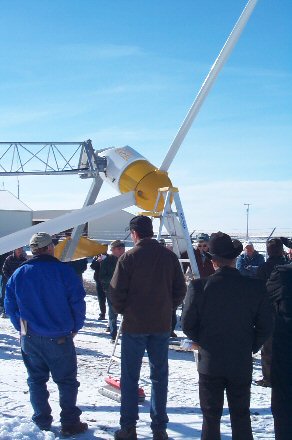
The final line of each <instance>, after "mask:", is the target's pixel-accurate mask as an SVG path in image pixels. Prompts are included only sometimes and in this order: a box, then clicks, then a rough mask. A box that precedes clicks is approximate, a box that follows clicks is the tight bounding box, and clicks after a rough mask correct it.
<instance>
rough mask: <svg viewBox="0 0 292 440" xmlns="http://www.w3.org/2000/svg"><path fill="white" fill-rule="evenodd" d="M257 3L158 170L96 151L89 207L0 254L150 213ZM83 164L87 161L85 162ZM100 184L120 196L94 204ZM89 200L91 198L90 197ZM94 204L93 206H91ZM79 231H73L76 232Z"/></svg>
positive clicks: (120, 151) (138, 158) (124, 151)
mask: <svg viewBox="0 0 292 440" xmlns="http://www.w3.org/2000/svg"><path fill="white" fill-rule="evenodd" d="M257 1H258V0H249V1H248V2H247V4H246V6H245V8H244V10H243V12H242V13H241V15H240V17H239V19H238V21H237V22H236V24H235V26H234V28H233V30H232V31H231V33H230V35H229V37H228V39H227V40H226V42H225V44H224V46H223V48H222V50H221V51H220V53H219V55H218V57H217V59H216V60H215V62H214V64H213V66H212V67H211V69H210V71H209V73H208V75H207V76H206V78H205V80H204V82H203V84H202V86H201V88H200V90H199V93H198V95H197V96H196V98H195V100H194V102H193V104H192V106H191V108H190V110H189V112H188V113H187V116H186V118H185V119H184V121H183V123H182V125H181V127H180V129H179V131H178V133H177V135H176V136H175V138H174V140H173V142H172V143H171V145H170V148H169V150H168V152H167V154H166V156H165V158H164V160H163V162H162V164H161V166H160V168H159V169H158V168H156V167H155V166H154V165H152V164H151V163H150V162H149V161H148V160H147V159H146V158H145V157H143V156H142V155H141V154H140V153H138V152H137V151H135V150H134V149H133V148H131V147H128V146H126V147H121V148H109V149H106V150H103V151H97V152H96V157H97V158H98V157H99V158H105V159H106V168H105V169H104V170H103V171H99V172H98V173H97V177H96V178H95V179H94V182H93V184H92V188H91V194H94V196H93V197H91V200H90V201H89V203H86V204H85V206H84V207H83V208H81V209H79V210H76V211H74V212H72V213H69V214H65V215H63V216H61V217H57V218H55V219H52V220H48V221H46V222H44V223H41V224H39V225H36V226H32V227H30V228H26V229H23V230H20V231H17V232H15V233H13V234H9V235H6V236H4V237H2V238H0V254H2V253H4V252H7V251H9V250H11V249H16V248H18V247H21V246H24V245H26V244H27V243H28V242H29V239H30V237H31V235H32V234H34V233H36V232H40V231H44V232H47V233H49V234H56V233H58V232H60V231H63V230H65V229H68V228H71V227H74V226H78V225H82V224H84V223H85V222H88V221H90V220H92V219H98V218H102V217H105V216H107V215H109V214H113V213H115V212H118V211H119V210H121V209H123V208H127V207H130V206H133V205H136V206H138V207H140V208H142V209H144V210H147V211H150V210H153V209H154V207H155V203H156V200H157V197H158V190H159V188H161V187H171V186H172V183H171V180H170V178H169V177H168V169H169V167H170V165H171V164H172V162H173V160H174V158H175V156H176V154H177V152H178V150H179V148H180V146H181V145H182V142H183V140H184V138H185V136H186V135H187V133H188V131H189V129H190V128H191V125H192V123H193V121H194V119H195V117H196V115H197V114H198V112H199V110H200V108H201V106H202V104H203V102H204V100H205V98H206V97H207V95H208V93H209V92H210V89H211V87H212V86H213V84H214V82H215V80H216V78H217V76H218V74H219V72H220V70H221V69H222V67H223V66H224V64H225V62H226V60H227V58H228V57H229V55H230V54H231V52H232V50H233V48H234V47H235V45H236V43H237V41H238V39H239V37H240V35H241V33H242V31H243V29H244V27H245V25H246V24H247V22H248V20H249V18H250V16H251V14H252V12H253V10H254V8H255V6H256V4H257ZM84 160H86V158H85V159H84ZM103 182H107V183H108V184H110V185H111V186H113V187H114V188H115V189H116V190H117V191H118V192H119V193H120V195H118V196H115V197H112V198H110V199H108V200H105V201H102V202H98V203H94V201H92V200H93V199H95V198H96V197H97V195H98V193H99V190H100V188H101V185H102V183H103ZM89 198H90V197H89ZM91 203H94V204H91ZM162 205H163V200H162V198H160V200H159V201H158V206H157V210H159V209H161V208H162ZM77 229H78V227H77V228H76V230H77Z"/></svg>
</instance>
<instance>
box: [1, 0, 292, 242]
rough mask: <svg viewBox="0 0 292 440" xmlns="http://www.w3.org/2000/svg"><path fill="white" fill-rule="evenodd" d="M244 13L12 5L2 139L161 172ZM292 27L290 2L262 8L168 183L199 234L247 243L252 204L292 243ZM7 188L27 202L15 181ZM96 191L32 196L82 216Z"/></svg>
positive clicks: (159, 6)
mask: <svg viewBox="0 0 292 440" xmlns="http://www.w3.org/2000/svg"><path fill="white" fill-rule="evenodd" d="M245 4H246V1H245V0H236V1H234V0H220V1H215V0H181V1H178V0H160V1H156V0H155V1H154V0H147V1H146V0H143V1H142V0H115V1H114V0H112V1H111V0H106V1H105V0H83V1H81V0H78V1H74V0H70V1H69V0H58V1H57V0H50V1H48V0H42V1H41V2H40V1H34V0H27V1H26V2H23V1H21V0H9V1H8V0H2V1H1V16H0V54H1V67H0V97H1V99H0V115H1V117H0V133H1V139H0V140H1V141H49V140H50V141H82V140H86V139H88V138H90V139H92V141H93V144H94V146H95V148H96V149H99V148H104V147H108V146H122V145H130V146H131V147H133V148H135V149H136V150H138V151H139V152H140V153H141V154H143V155H144V156H145V157H146V158H147V159H148V160H149V161H150V162H152V163H153V164H154V165H156V166H158V167H159V166H160V164H161V162H162V160H163V158H164V156H165V154H166V152H167V150H168V147H169V145H170V143H171V141H172V140H173V138H174V136H175V134H176V133H177V131H178V129H179V127H180V125H181V123H182V121H183V119H184V117H185V115H186V113H187V111H188V109H189V108H190V106H191V104H192V102H193V100H194V98H195V96H196V94H197V93H198V91H199V89H200V87H201V85H202V82H203V80H204V79H205V77H206V75H207V74H208V72H209V70H210V68H211V66H212V64H213V62H214V60H215V59H216V57H217V56H218V54H219V51H220V50H221V48H222V46H223V44H224V43H225V41H226V38H227V37H228V35H229V33H230V32H231V30H232V28H233V26H234V24H235V22H236V20H237V19H238V17H239V15H240V14H241V12H242V10H243V8H244V6H245ZM291 16H292V2H291V0H281V2H279V1H278V0H259V1H258V4H257V6H256V8H255V10H254V12H253V14H252V16H251V18H250V20H249V22H248V24H247V26H246V28H245V30H244V31H243V33H242V35H241V37H240V40H239V42H238V43H237V45H236V47H235V49H234V51H233V52H232V54H231V56H230V58H229V60H228V61H227V63H226V64H225V66H224V68H223V70H222V71H221V73H220V75H219V77H218V79H217V81H216V83H215V85H214V87H213V88H212V90H211V92H210V94H209V96H208V97H207V99H206V101H205V102H204V104H203V107H202V108H201V110H200V113H199V114H198V116H197V118H196V119H195V121H194V124H193V126H192V128H191V130H190V131H189V133H188V135H187V137H186V139H185V140H184V143H183V145H182V147H181V149H180V151H179V153H178V155H177V157H176V159H175V161H174V162H173V164H172V166H171V168H170V170H169V172H170V177H171V179H172V181H173V184H174V185H176V186H178V187H179V188H180V192H181V197H182V202H183V206H184V209H185V212H186V216H187V221H188V224H189V229H197V230H201V231H202V230H208V231H210V230H218V229H222V230H224V231H230V232H232V231H234V230H241V231H244V230H245V222H246V220H245V218H246V217H245V207H244V205H243V204H244V203H251V208H250V228H251V231H254V233H256V232H259V231H260V230H264V231H270V230H272V228H273V227H274V226H277V229H278V233H279V234H280V232H281V233H282V232H283V231H284V230H285V231H286V230H288V229H289V230H290V231H291V230H292V225H291V222H290V217H291V215H292V207H291V203H290V194H291V190H292V179H291V172H290V170H291V113H292V104H291V102H292V100H291V90H292V87H291V78H292V69H291V67H292V57H291V55H290V50H291V42H292V41H291V40H292V36H291ZM1 182H4V187H5V189H8V190H11V191H12V192H13V193H16V192H17V182H16V178H15V177H13V178H9V177H5V178H2V180H1ZM2 186H3V184H2ZM89 186H90V182H89V181H82V180H80V179H79V178H78V177H76V176H74V177H62V178H57V177H23V178H21V179H20V197H21V199H22V200H23V201H24V202H25V203H26V204H27V205H28V206H30V207H31V208H32V209H45V208H50V209H57V208H59V209H61V208H63V209H67V208H68V209H69V208H78V207H80V206H82V204H83V200H84V199H85V197H86V194H87V191H88V188H89ZM36 188H37V190H36ZM110 195H115V193H114V192H113V191H112V190H111V189H109V188H108V187H105V186H104V189H103V191H102V194H101V198H105V197H108V196H110Z"/></svg>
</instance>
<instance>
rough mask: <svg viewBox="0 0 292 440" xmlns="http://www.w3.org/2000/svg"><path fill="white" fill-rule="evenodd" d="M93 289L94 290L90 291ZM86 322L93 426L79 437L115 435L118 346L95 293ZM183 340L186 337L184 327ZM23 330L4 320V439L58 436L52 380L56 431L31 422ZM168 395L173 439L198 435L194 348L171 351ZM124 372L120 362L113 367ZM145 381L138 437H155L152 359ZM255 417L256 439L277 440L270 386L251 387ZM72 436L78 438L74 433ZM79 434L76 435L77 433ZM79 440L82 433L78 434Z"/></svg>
mask: <svg viewBox="0 0 292 440" xmlns="http://www.w3.org/2000/svg"><path fill="white" fill-rule="evenodd" d="M92 275H93V272H92V271H91V269H88V271H87V272H86V274H85V279H86V281H87V282H86V286H87V288H88V287H90V284H89V281H91V280H92ZM90 290H92V288H91V289H90ZM86 301H87V320H86V323H85V326H84V328H83V330H82V331H80V333H79V334H78V335H77V337H76V339H75V343H76V348H77V354H78V364H79V380H80V383H81V385H80V389H79V395H78V405H79V407H80V408H81V409H82V411H83V415H82V420H83V421H86V422H87V423H88V425H89V430H88V431H87V432H86V433H84V434H82V435H79V436H78V439H80V440H93V439H112V438H113V433H114V431H115V430H116V429H117V428H118V427H119V426H118V422H119V404H118V403H117V402H115V401H113V400H110V399H109V398H107V397H105V396H102V395H101V394H100V393H99V391H98V390H99V388H100V387H101V386H102V385H103V384H104V377H105V376H106V375H107V374H106V370H107V365H108V362H109V358H110V355H111V352H112V349H113V346H112V345H111V344H110V342H109V336H108V334H107V333H105V327H106V321H103V322H98V321H97V319H96V318H97V316H98V302H97V298H96V296H92V295H88V296H87V298H86ZM177 333H178V336H179V339H184V336H183V333H182V332H181V330H180V328H179V326H178V328H177ZM18 339H19V338H18V334H17V332H16V331H15V330H14V329H13V327H12V325H11V324H10V321H9V320H8V319H1V321H0V392H1V400H0V414H1V419H0V439H1V440H53V439H55V438H56V439H57V438H59V434H58V430H59V427H60V424H59V421H58V419H59V407H58V391H57V387H56V385H55V384H54V383H53V382H51V381H50V382H49V383H48V388H49V391H50V403H51V406H52V409H53V416H54V425H53V426H54V429H53V432H42V431H40V430H39V429H38V428H37V427H35V426H34V425H33V423H32V422H31V421H30V417H31V415H32V410H31V406H30V402H29V394H28V387H27V384H26V371H25V367H24V365H23V363H22V360H21V354H20V349H19V342H18ZM169 364H170V375H169V398H168V415H169V420H170V422H169V426H168V432H169V435H170V438H171V439H175V440H179V439H199V438H200V431H201V423H202V417H201V414H200V408H199V398H198V383H197V373H196V364H195V361H194V356H193V354H192V353H190V352H178V351H174V350H170V351H169ZM111 373H112V375H113V376H116V377H118V376H119V365H118V364H115V365H114V367H113V368H112V371H111ZM260 377H261V369H260V360H259V356H258V355H257V356H256V358H255V360H254V380H256V379H258V378H260ZM141 385H142V386H143V388H144V390H145V393H146V401H145V402H144V403H143V404H142V405H141V406H140V420H139V421H138V425H137V431H138V438H139V439H150V438H151V431H150V427H149V425H150V419H149V394H150V381H149V377H148V363H147V358H146V357H145V362H144V363H143V366H142V372H141ZM226 408H227V405H226V403H225V409H224V415H223V417H222V424H221V432H222V439H223V440H227V439H231V430H230V420H229V416H228V410H227V409H226ZM251 419H252V426H253V432H254V438H255V439H274V433H273V419H272V416H271V412H270V389H265V388H261V387H257V386H255V385H253V386H252V399H251ZM72 438H73V437H72ZM74 438H75V437H74ZM76 438H77V437H76Z"/></svg>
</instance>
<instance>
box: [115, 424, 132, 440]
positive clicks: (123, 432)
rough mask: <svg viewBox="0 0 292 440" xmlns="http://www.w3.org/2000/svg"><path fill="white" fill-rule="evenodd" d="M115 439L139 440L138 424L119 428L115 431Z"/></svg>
mask: <svg viewBox="0 0 292 440" xmlns="http://www.w3.org/2000/svg"><path fill="white" fill-rule="evenodd" d="M115 440H137V432H136V426H131V427H130V428H122V429H119V430H118V431H116V432H115Z"/></svg>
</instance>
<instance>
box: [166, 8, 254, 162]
mask: <svg viewBox="0 0 292 440" xmlns="http://www.w3.org/2000/svg"><path fill="white" fill-rule="evenodd" d="M257 1H258V0H249V1H248V3H247V5H246V6H245V8H244V10H243V12H242V14H241V16H240V17H239V19H238V21H237V23H236V24H235V26H234V28H233V30H232V32H231V34H230V35H229V37H228V39H227V40H226V42H225V44H224V46H223V48H222V50H221V52H220V53H219V55H218V57H217V59H216V61H215V63H214V64H213V66H212V67H211V70H210V72H209V73H208V75H207V77H206V78H205V80H204V82H203V85H202V87H201V89H200V91H199V93H198V95H197V96H196V99H195V100H194V102H193V104H192V106H191V108H190V110H189V112H188V114H187V116H186V118H185V120H184V121H183V123H182V125H181V127H180V129H179V131H178V133H177V135H176V136H175V138H174V140H173V142H172V144H171V146H170V147H169V150H168V152H167V154H166V156H165V159H164V161H163V162H162V164H161V167H160V169H161V170H163V171H167V170H168V169H169V167H170V165H171V163H172V161H173V159H174V158H175V156H176V153H177V152H178V150H179V148H180V146H181V144H182V142H183V140H184V138H185V137H186V135H187V133H188V131H189V129H190V128H191V125H192V123H193V121H194V119H195V117H196V115H197V114H198V112H199V110H200V108H201V106H202V104H203V102H204V99H205V98H206V97H207V95H208V93H209V91H210V89H211V87H212V86H213V84H214V82H215V80H216V78H217V76H218V74H219V72H220V70H221V69H222V67H223V66H224V64H225V62H226V60H227V58H228V57H229V55H230V53H231V52H232V50H233V48H234V46H235V44H236V43H237V41H238V39H239V37H240V35H241V32H242V31H243V29H244V27H245V25H246V23H247V22H248V20H249V18H250V16H251V14H252V12H253V10H254V8H255V6H256V3H257Z"/></svg>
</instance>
